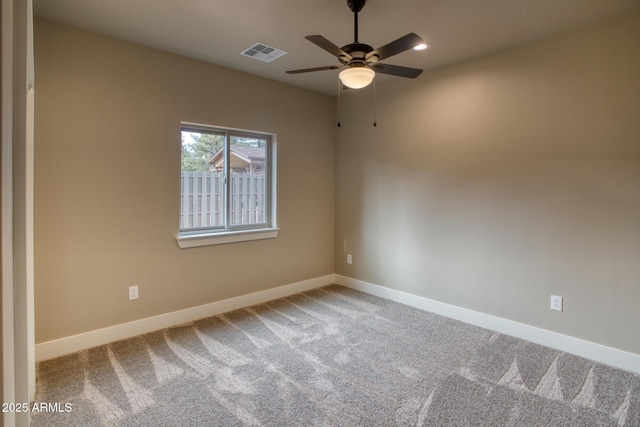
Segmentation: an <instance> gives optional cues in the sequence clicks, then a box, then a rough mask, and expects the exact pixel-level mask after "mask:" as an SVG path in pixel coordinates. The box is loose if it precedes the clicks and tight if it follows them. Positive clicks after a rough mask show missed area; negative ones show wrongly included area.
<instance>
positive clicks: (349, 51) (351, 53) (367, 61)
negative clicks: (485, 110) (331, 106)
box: [287, 0, 429, 89]
mask: <svg viewBox="0 0 640 427" xmlns="http://www.w3.org/2000/svg"><path fill="white" fill-rule="evenodd" d="M365 3H366V0H347V6H348V7H349V9H351V11H352V12H353V14H354V36H355V40H354V42H353V43H351V44H348V45H346V46H343V47H338V46H336V45H335V44H333V43H332V42H330V41H329V40H327V39H326V38H324V37H323V36H320V35H312V36H306V37H305V38H306V39H307V40H309V41H310V42H311V43H313V44H315V45H316V46H318V47H320V48H322V49H324V50H326V51H327V52H329V53H330V54H332V55H333V56H335V57H337V58H338V60H339V61H340V63H341V65H339V66H338V65H329V66H324V67H314V68H304V69H300V70H290V71H287V73H288V74H300V73H309V72H313V71H323V70H342V71H341V72H340V75H339V78H340V81H341V82H342V84H344V85H345V86H347V87H349V88H351V89H361V88H363V87H366V86H368V85H369V84H371V82H372V81H373V79H374V77H375V75H376V73H381V74H387V75H392V76H398V77H406V78H411V79H414V78H416V77H418V76H419V75H420V74H421V73H422V70H420V69H417V68H409V67H401V66H398V65H389V64H381V63H379V61H382V60H384V59H386V58H389V57H391V56H393V55H397V54H399V53H402V52H405V51H407V50H410V49H415V50H424V49H426V48H428V47H429V44H427V43H425V41H424V40H422V39H421V38H420V36H418V35H417V34H414V33H409V34H407V35H405V36H403V37H400V38H399V39H397V40H394V41H392V42H391V43H388V44H386V45H384V46H382V47H379V48H378V49H374V48H372V47H371V46H369V45H367V44H364V43H360V42H359V41H358V12H360V11H361V10H362V8H363V7H364V5H365Z"/></svg>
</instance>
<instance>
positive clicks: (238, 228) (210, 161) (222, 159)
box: [178, 123, 278, 248]
mask: <svg viewBox="0 0 640 427" xmlns="http://www.w3.org/2000/svg"><path fill="white" fill-rule="evenodd" d="M181 145H182V155H181V168H180V169H181V171H180V172H181V173H180V231H179V234H178V244H179V245H180V247H181V248H186V247H194V246H204V245H214V244H221V243H231V242H238V241H246V240H259V239H267V238H273V237H276V236H277V234H278V229H277V228H276V227H275V202H274V200H275V198H274V192H275V190H274V188H275V185H274V184H275V159H274V157H275V156H274V155H273V153H274V148H275V135H271V134H266V133H260V132H253V131H240V130H236V129H223V128H218V127H211V126H204V125H195V124H187V123H183V124H182V126H181Z"/></svg>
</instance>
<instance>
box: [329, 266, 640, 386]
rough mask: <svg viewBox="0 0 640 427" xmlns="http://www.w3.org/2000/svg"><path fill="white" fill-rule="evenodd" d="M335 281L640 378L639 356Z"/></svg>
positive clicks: (392, 292) (341, 279)
mask: <svg viewBox="0 0 640 427" xmlns="http://www.w3.org/2000/svg"><path fill="white" fill-rule="evenodd" d="M335 280H336V283H337V284H339V285H342V286H346V287H348V288H352V289H356V290H358V291H362V292H366V293H368V294H371V295H375V296H378V297H381V298H385V299H388V300H391V301H395V302H399V303H401V304H405V305H408V306H411V307H415V308H419V309H421V310H425V311H429V312H431V313H435V314H439V315H442V316H446V317H449V318H452V319H456V320H460V321H462V322H465V323H469V324H472V325H476V326H480V327H482V328H486V329H490V330H492V331H496V332H500V333H503V334H505V335H510V336H513V337H516V338H522V339H524V340H527V341H531V342H534V343H536V344H540V345H544V346H547V347H551V348H554V349H556V350H560V351H563V352H566V353H571V354H574V355H576V356H581V357H584V358H586V359H590V360H593V361H596V362H600V363H604V364H607V365H610V366H614V367H617V368H620V369H624V370H627V371H631V372H636V373H639V374H640V355H638V354H635V353H630V352H627V351H624V350H619V349H616V348H613V347H607V346H605V345H602V344H597V343H594V342H590V341H585V340H583V339H580V338H575V337H571V336H568V335H563V334H559V333H557V332H552V331H548V330H546V329H541V328H537V327H535V326H530V325H526V324H524V323H518V322H514V321H511V320H507V319H503V318H500V317H496V316H492V315H490V314H484V313H480V312H478V311H473V310H468V309H466V308H461V307H457V306H454V305H450V304H446V303H443V302H439V301H435V300H432V299H429V298H424V297H421V296H417V295H413V294H410V293H407V292H402V291H397V290H394V289H390V288H386V287H383V286H379V285H374V284H372V283H368V282H364V281H362V280H357V279H352V278H350V277H346V276H341V275H339V274H336V276H335Z"/></svg>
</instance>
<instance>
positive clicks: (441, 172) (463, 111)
mask: <svg viewBox="0 0 640 427" xmlns="http://www.w3.org/2000/svg"><path fill="white" fill-rule="evenodd" d="M452 36H453V35H452ZM433 49H437V45H434V46H433ZM638 52H640V15H635V16H631V17H628V18H625V19H621V20H618V21H615V22H608V23H605V24H602V25H599V26H597V27H592V28H590V29H586V30H582V31H580V32H576V33H572V34H568V35H565V36H562V37H559V38H555V39H552V40H547V41H542V42H537V43H534V44H530V45H527V46H524V47H520V48H517V49H514V50H510V51H506V52H502V53H499V54H494V55H491V56H485V57H481V58H478V59H475V60H472V61H468V62H465V63H460V64H457V65H455V66H451V67H447V68H444V69H441V70H438V71H435V72H431V73H425V74H423V75H422V76H421V77H420V78H419V79H417V80H415V81H411V80H400V79H398V80H396V81H393V82H388V83H387V84H380V85H379V86H378V96H377V100H378V105H377V117H378V127H377V128H374V127H372V105H371V96H369V95H366V94H363V92H355V91H352V92H351V93H348V94H347V95H345V97H344V98H343V103H342V127H341V128H340V131H339V132H338V140H337V145H336V147H337V148H336V159H337V165H336V212H337V215H336V270H337V273H339V274H343V275H346V276H350V277H353V278H357V279H360V280H364V281H368V282H371V283H374V284H378V285H382V286H386V287H389V288H393V289H398V290H402V291H406V292H410V293H414V294H417V295H421V296H424V297H428V298H432V299H435V300H438V301H443V302H445V303H450V304H454V305H456V306H460V307H466V308H469V309H472V310H477V311H480V312H483V313H488V314H491V315H495V316H499V317H502V318H506V319H512V320H515V321H518V322H523V323H526V324H529V325H533V326H538V327H541V328H544V329H548V330H551V331H557V332H560V333H563V334H568V335H571V336H575V337H579V338H583V339H586V340H589V341H594V342H597V343H601V344H605V345H608V346H612V347H616V348H620V349H623V350H628V351H631V352H634V353H640V329H639V328H638V325H640V310H639V309H638V304H639V302H640V262H639V260H640V55H639V54H638ZM426 55H428V53H426ZM394 63H398V64H401V63H402V61H401V57H400V56H398V58H397V60H396V61H395V62H394ZM368 93H369V94H370V92H368ZM346 253H351V254H353V260H354V261H353V265H350V266H348V265H346V264H345V254H346ZM551 294H556V295H561V296H563V297H564V303H565V310H564V312H563V313H557V312H552V311H550V310H549V298H550V295H551Z"/></svg>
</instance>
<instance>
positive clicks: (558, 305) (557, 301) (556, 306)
mask: <svg viewBox="0 0 640 427" xmlns="http://www.w3.org/2000/svg"><path fill="white" fill-rule="evenodd" d="M551 310H555V311H562V297H559V296H556V295H551Z"/></svg>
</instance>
